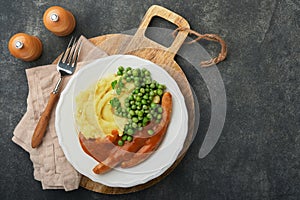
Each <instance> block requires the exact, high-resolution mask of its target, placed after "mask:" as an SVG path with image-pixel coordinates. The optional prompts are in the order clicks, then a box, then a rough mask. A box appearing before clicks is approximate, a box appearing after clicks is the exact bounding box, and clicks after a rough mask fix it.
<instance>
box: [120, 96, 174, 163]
mask: <svg viewBox="0 0 300 200" xmlns="http://www.w3.org/2000/svg"><path fill="white" fill-rule="evenodd" d="M162 108H163V117H162V120H161V123H160V124H159V125H158V126H157V127H155V130H154V132H155V133H156V134H155V135H153V136H152V137H151V138H149V139H148V140H147V141H146V143H145V145H144V146H143V147H142V148H141V149H139V150H138V151H137V152H136V154H135V155H134V156H133V157H132V158H131V159H129V160H128V161H124V162H122V163H121V167H122V168H128V167H133V166H135V165H138V164H139V163H141V162H143V161H144V160H146V159H147V158H148V157H149V156H150V155H151V154H152V153H153V152H154V151H155V150H156V149H157V148H158V147H159V145H160V144H161V142H162V140H163V138H164V136H165V134H166V132H167V128H168V125H169V122H170V119H171V112H172V96H171V94H170V93H165V94H164V96H163V99H162Z"/></svg>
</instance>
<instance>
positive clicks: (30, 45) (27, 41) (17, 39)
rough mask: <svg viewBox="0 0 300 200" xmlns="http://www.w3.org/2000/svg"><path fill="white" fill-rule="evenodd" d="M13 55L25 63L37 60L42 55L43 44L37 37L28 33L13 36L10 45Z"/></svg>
mask: <svg viewBox="0 0 300 200" xmlns="http://www.w3.org/2000/svg"><path fill="white" fill-rule="evenodd" d="M8 49H9V51H10V53H11V55H13V56H15V57H16V58H19V59H21V60H24V61H33V60H36V59H37V58H38V57H40V55H41V54H42V50H43V47H42V42H41V41H40V39H39V38H38V37H36V36H32V35H28V34H26V33H17V34H15V35H13V36H12V37H11V38H10V40H9V43H8Z"/></svg>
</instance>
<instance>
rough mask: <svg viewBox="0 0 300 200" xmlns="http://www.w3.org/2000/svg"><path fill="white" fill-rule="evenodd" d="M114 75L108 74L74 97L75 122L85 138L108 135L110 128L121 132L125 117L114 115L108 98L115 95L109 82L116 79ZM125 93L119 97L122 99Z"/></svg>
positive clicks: (125, 120) (125, 121)
mask: <svg viewBox="0 0 300 200" xmlns="http://www.w3.org/2000/svg"><path fill="white" fill-rule="evenodd" d="M118 79H119V77H118V76H116V75H109V76H107V77H104V78H102V79H100V80H99V81H98V82H97V83H95V84H93V85H92V86H90V87H89V88H88V89H87V90H85V91H82V92H80V93H79V95H78V96H77V97H76V114H75V118H76V124H77V126H78V127H77V128H78V129H79V130H78V131H80V132H81V133H82V134H83V135H84V136H85V137H86V138H99V137H105V136H107V135H110V134H111V132H112V130H118V132H119V133H120V134H121V133H123V127H124V125H125V124H126V123H127V119H126V118H121V117H117V116H116V115H114V112H113V109H112V106H111V105H110V100H111V99H112V98H113V97H114V96H115V91H114V90H113V89H112V87H111V82H113V81H114V80H118ZM125 96H126V94H123V95H121V96H120V97H119V98H120V100H121V101H122V99H124V98H125Z"/></svg>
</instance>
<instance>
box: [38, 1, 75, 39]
mask: <svg viewBox="0 0 300 200" xmlns="http://www.w3.org/2000/svg"><path fill="white" fill-rule="evenodd" d="M43 21H44V25H45V26H46V28H47V29H48V30H49V31H51V32H52V33H54V34H55V35H57V36H66V35H69V34H70V33H72V32H73V30H74V28H75V25H76V21H75V18H74V16H73V14H72V13H71V12H70V11H68V10H66V9H64V8H62V7H59V6H52V7H50V8H48V9H47V10H46V11H45V13H44V16H43Z"/></svg>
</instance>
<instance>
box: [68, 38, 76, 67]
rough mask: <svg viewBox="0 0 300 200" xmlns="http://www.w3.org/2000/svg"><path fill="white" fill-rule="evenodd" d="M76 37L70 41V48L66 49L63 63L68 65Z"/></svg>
mask: <svg viewBox="0 0 300 200" xmlns="http://www.w3.org/2000/svg"><path fill="white" fill-rule="evenodd" d="M76 40H77V39H76V37H74V40H73V41H72V44H71V46H70V47H68V49H69V51H68V54H67V56H66V59H65V63H69V64H70V58H71V57H70V55H71V52H72V51H74V46H75V44H76Z"/></svg>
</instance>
